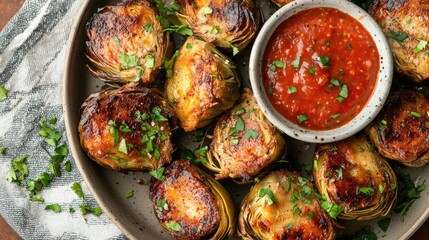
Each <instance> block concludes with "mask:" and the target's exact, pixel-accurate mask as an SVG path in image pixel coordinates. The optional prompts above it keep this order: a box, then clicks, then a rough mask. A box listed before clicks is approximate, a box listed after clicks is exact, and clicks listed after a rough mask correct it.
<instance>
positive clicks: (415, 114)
mask: <svg viewBox="0 0 429 240" xmlns="http://www.w3.org/2000/svg"><path fill="white" fill-rule="evenodd" d="M410 115H411V116H413V117H417V118H421V117H422V115H421V114H420V113H418V112H410Z"/></svg>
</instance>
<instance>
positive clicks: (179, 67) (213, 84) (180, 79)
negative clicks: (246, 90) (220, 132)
mask: <svg viewBox="0 0 429 240" xmlns="http://www.w3.org/2000/svg"><path fill="white" fill-rule="evenodd" d="M232 67H233V65H232V62H231V60H229V59H228V58H227V57H226V56H224V55H223V54H221V53H220V52H219V51H218V50H216V48H215V47H214V45H213V44H210V43H206V42H204V41H201V40H198V39H197V38H195V37H189V38H188V39H187V41H186V42H185V43H184V44H183V46H182V48H181V49H180V50H179V54H178V56H177V58H176V59H175V62H174V68H173V73H172V76H171V78H169V79H167V81H166V83H165V89H164V91H165V96H166V97H167V99H168V100H169V101H170V103H171V104H172V106H173V108H174V110H175V112H176V115H177V117H178V118H179V120H180V123H181V126H182V127H183V128H184V129H185V131H192V130H195V129H196V128H200V127H204V126H207V125H208V124H209V123H210V122H211V121H212V120H213V118H214V117H216V116H218V115H219V114H221V113H222V112H223V111H224V110H226V109H229V108H231V107H232V106H233V105H234V102H235V101H236V100H237V99H238V97H239V96H240V93H239V87H240V80H239V79H238V77H237V75H236V73H235V72H234V71H233V70H232Z"/></svg>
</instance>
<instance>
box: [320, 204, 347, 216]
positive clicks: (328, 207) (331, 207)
mask: <svg viewBox="0 0 429 240" xmlns="http://www.w3.org/2000/svg"><path fill="white" fill-rule="evenodd" d="M322 208H323V210H325V211H326V212H327V213H328V214H329V216H331V218H334V219H336V218H337V216H338V215H339V214H340V213H342V212H343V211H344V206H340V205H337V204H335V203H330V202H326V201H324V202H322Z"/></svg>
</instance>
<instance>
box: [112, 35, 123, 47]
mask: <svg viewBox="0 0 429 240" xmlns="http://www.w3.org/2000/svg"><path fill="white" fill-rule="evenodd" d="M113 41H114V42H115V43H116V45H118V46H119V45H121V40H120V39H119V38H118V37H117V36H114V37H113Z"/></svg>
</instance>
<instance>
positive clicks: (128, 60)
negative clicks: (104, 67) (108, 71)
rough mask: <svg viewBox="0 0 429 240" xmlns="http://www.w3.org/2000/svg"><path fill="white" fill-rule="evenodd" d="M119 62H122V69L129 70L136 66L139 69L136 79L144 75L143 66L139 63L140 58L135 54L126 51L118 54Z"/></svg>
mask: <svg viewBox="0 0 429 240" xmlns="http://www.w3.org/2000/svg"><path fill="white" fill-rule="evenodd" d="M118 60H119V63H120V64H121V67H120V68H119V70H120V71H122V70H127V69H130V68H136V69H138V70H139V72H138V74H137V76H136V78H135V79H134V81H136V82H138V81H139V80H140V78H141V76H142V75H143V68H142V67H141V66H140V65H139V59H138V57H137V56H135V55H128V54H125V53H122V54H120V55H119V56H118Z"/></svg>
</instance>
